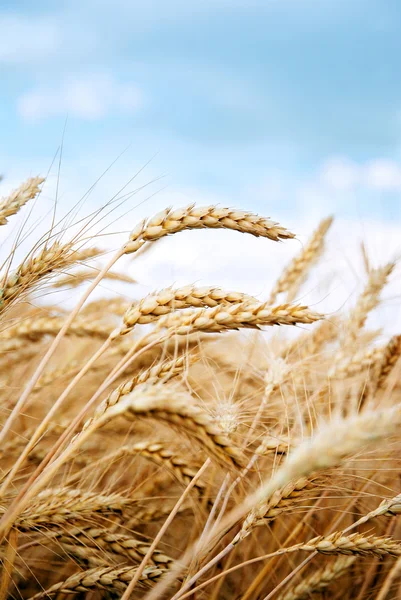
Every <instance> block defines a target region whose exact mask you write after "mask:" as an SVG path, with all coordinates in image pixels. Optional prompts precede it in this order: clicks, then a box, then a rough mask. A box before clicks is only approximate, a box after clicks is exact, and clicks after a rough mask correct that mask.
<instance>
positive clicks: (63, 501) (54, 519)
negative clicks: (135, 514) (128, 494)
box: [2, 488, 134, 531]
mask: <svg viewBox="0 0 401 600" xmlns="http://www.w3.org/2000/svg"><path fill="white" fill-rule="evenodd" d="M133 503H134V501H133V500H131V499H129V498H125V497H123V496H121V495H120V494H108V495H102V494H98V493H95V492H85V491H83V490H81V489H69V488H49V489H47V490H44V491H43V492H40V493H39V494H38V496H37V497H36V501H35V502H34V503H32V504H31V505H30V506H29V507H28V508H27V509H26V510H25V511H24V512H23V513H21V515H19V517H18V519H17V520H16V521H15V527H16V529H18V530H19V531H35V530H38V529H46V530H47V529H49V528H52V527H56V528H60V527H62V526H65V525H71V524H74V523H76V522H77V521H79V520H85V519H88V518H93V517H94V516H96V515H103V516H107V515H112V514H120V513H121V511H122V509H123V508H124V507H125V506H129V505H132V504H133ZM2 512H3V511H2Z"/></svg>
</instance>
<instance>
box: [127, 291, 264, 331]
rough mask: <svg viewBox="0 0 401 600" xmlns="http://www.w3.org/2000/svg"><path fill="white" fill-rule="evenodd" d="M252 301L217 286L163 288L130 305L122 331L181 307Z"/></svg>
mask: <svg viewBox="0 0 401 600" xmlns="http://www.w3.org/2000/svg"><path fill="white" fill-rule="evenodd" d="M252 300H253V301H254V302H257V301H256V300H255V298H252V297H251V296H247V295H246V294H242V293H240V292H226V291H224V290H221V289H220V288H213V287H202V288H197V287H195V286H186V287H182V288H178V289H174V288H166V289H164V290H161V291H159V292H153V293H152V294H149V295H148V296H145V298H143V299H142V300H140V301H139V302H137V303H135V304H133V305H132V306H131V307H130V308H129V309H128V310H127V312H126V313H125V315H124V319H123V322H124V327H122V329H121V333H122V334H125V333H128V332H129V331H131V330H132V329H133V328H134V327H135V325H136V324H137V323H138V324H147V323H152V322H153V321H157V320H158V319H159V318H160V317H162V316H163V315H168V314H169V313H171V312H173V311H175V310H177V309H182V308H191V307H193V308H201V307H209V308H213V307H215V306H226V305H228V306H229V305H231V304H238V303H239V302H244V301H252Z"/></svg>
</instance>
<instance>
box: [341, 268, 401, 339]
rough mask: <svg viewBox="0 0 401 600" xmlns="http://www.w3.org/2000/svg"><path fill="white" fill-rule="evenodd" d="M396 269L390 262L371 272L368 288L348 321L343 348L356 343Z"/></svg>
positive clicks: (366, 287)
mask: <svg viewBox="0 0 401 600" xmlns="http://www.w3.org/2000/svg"><path fill="white" fill-rule="evenodd" d="M394 267H395V263H394V262H390V263H388V264H387V265H384V266H383V267H379V268H378V269H374V270H372V271H371V272H370V274H369V278H368V281H367V283H366V286H365V288H364V290H363V292H362V294H361V295H360V296H359V298H358V301H357V303H356V305H355V307H354V308H353V310H352V311H351V313H350V315H349V317H348V319H347V322H346V327H345V333H344V339H343V343H342V345H343V347H347V346H349V345H350V344H352V343H353V342H355V340H356V338H357V336H358V334H359V332H360V330H361V329H362V327H363V326H364V325H365V321H366V319H367V317H368V315H369V313H370V312H371V311H372V310H373V309H374V308H376V306H377V305H378V303H379V300H380V294H381V292H382V290H383V288H384V286H385V285H386V283H387V280H388V278H389V277H390V275H391V273H392V271H393V270H394Z"/></svg>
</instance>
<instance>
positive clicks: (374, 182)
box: [364, 159, 401, 190]
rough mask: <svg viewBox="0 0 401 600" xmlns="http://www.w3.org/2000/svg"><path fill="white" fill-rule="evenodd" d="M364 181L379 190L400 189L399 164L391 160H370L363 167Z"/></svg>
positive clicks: (400, 174)
mask: <svg viewBox="0 0 401 600" xmlns="http://www.w3.org/2000/svg"><path fill="white" fill-rule="evenodd" d="M364 175H365V181H366V183H367V185H368V186H369V187H371V188H375V189H379V190H401V164H400V163H397V162H395V161H393V160H386V159H378V160H372V161H371V162H369V163H368V164H367V165H366V167H365V173H364Z"/></svg>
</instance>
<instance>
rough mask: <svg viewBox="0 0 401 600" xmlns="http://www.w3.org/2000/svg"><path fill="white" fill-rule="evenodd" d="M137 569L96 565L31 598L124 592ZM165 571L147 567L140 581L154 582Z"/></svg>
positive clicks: (36, 599) (33, 599)
mask: <svg viewBox="0 0 401 600" xmlns="http://www.w3.org/2000/svg"><path fill="white" fill-rule="evenodd" d="M136 570H137V567H117V568H116V567H102V568H98V567H95V568H94V569H89V570H88V571H83V572H80V573H76V574H75V575H71V577H68V579H66V580H65V581H61V582H60V583H56V584H55V585H53V586H52V587H50V588H49V589H47V590H45V591H43V592H39V593H38V594H35V596H32V598H30V600H40V598H48V597H52V596H55V595H58V594H59V593H62V594H74V593H77V592H91V591H93V590H107V591H109V592H110V591H111V592H113V591H114V592H123V591H124V590H125V589H126V587H127V584H128V583H129V582H130V581H131V580H132V577H133V576H134V575H135V573H136ZM164 573H165V570H164V569H159V568H158V567H146V569H144V570H143V572H142V574H141V575H140V578H139V582H140V583H141V584H152V582H154V581H157V580H158V579H159V578H160V577H161V576H162V575H163V574H164Z"/></svg>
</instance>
